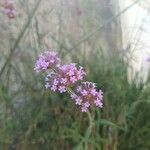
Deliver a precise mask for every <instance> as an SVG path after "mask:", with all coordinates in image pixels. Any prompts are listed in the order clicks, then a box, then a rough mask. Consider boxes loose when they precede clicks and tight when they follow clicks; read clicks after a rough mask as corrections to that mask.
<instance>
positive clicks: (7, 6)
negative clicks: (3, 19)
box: [3, 0, 16, 19]
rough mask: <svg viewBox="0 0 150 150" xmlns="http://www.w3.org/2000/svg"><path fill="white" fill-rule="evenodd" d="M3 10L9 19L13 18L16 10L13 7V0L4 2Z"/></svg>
mask: <svg viewBox="0 0 150 150" xmlns="http://www.w3.org/2000/svg"><path fill="white" fill-rule="evenodd" d="M3 10H4V13H5V14H6V15H7V16H8V17H9V18H10V19H13V18H15V17H16V9H15V7H14V0H4V5H3Z"/></svg>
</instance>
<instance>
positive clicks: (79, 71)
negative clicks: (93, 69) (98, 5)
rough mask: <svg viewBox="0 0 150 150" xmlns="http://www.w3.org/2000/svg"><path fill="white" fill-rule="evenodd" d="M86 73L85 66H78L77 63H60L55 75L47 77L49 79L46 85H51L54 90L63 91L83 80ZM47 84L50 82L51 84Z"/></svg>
mask: <svg viewBox="0 0 150 150" xmlns="http://www.w3.org/2000/svg"><path fill="white" fill-rule="evenodd" d="M85 74H86V73H85V71H84V70H83V68H82V67H76V65H75V64H66V65H60V66H59V67H58V68H57V71H56V73H55V75H54V76H52V77H47V78H49V80H46V87H50V89H51V90H52V91H58V92H60V93H63V92H66V91H67V88H68V87H71V86H73V85H74V84H75V83H76V82H77V81H79V80H82V79H83V78H84V76H85ZM47 78H46V79H47ZM47 84H49V86H48V85H47ZM53 87H55V88H53Z"/></svg>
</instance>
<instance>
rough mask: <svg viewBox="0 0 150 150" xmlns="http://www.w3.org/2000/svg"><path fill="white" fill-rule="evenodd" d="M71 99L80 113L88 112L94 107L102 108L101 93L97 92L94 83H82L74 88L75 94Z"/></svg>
mask: <svg viewBox="0 0 150 150" xmlns="http://www.w3.org/2000/svg"><path fill="white" fill-rule="evenodd" d="M71 98H72V99H73V100H74V101H75V104H76V105H79V106H81V111H82V112H86V111H88V109H89V107H91V106H96V107H100V108H102V106H103V92H102V91H101V90H99V91H97V90H96V86H95V83H92V82H83V83H82V84H81V85H79V86H78V87H77V88H76V92H75V93H73V94H71Z"/></svg>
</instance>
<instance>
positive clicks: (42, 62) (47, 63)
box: [34, 51, 60, 72]
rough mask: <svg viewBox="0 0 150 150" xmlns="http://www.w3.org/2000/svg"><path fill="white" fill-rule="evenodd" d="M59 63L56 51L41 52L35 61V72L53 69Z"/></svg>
mask: <svg viewBox="0 0 150 150" xmlns="http://www.w3.org/2000/svg"><path fill="white" fill-rule="evenodd" d="M59 63H60V59H59V57H58V54H57V53H56V52H51V51H46V52H44V53H43V54H41V55H40V56H39V58H38V60H37V61H36V64H35V68H34V70H36V71H37V72H41V71H45V70H47V69H54V68H55V67H56V66H58V65H59Z"/></svg>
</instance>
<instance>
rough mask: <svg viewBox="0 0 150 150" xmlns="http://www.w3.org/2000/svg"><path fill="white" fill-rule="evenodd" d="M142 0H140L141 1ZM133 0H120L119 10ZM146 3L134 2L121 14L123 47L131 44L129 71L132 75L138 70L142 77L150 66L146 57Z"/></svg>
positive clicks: (149, 14) (149, 49) (149, 26)
mask: <svg viewBox="0 0 150 150" xmlns="http://www.w3.org/2000/svg"><path fill="white" fill-rule="evenodd" d="M142 2H143V3H144V2H145V1H144V0H141V3H140V4H142ZM132 3H133V0H124V1H123V0H120V7H121V10H122V9H124V8H126V7H127V6H129V5H131V4H132ZM143 6H147V4H146V5H139V4H135V5H134V6H133V7H132V8H130V9H129V10H128V11H127V12H126V13H124V14H123V15H122V18H121V20H122V26H123V45H124V48H126V47H127V45H128V44H131V52H132V54H133V55H132V60H131V65H132V67H133V69H132V70H129V73H130V74H132V75H134V73H136V72H140V73H141V76H142V78H143V77H144V80H145V77H146V75H147V73H148V69H149V68H150V62H149V63H148V62H147V61H146V59H147V58H148V57H150V10H148V9H146V7H143ZM141 69H142V71H141Z"/></svg>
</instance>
